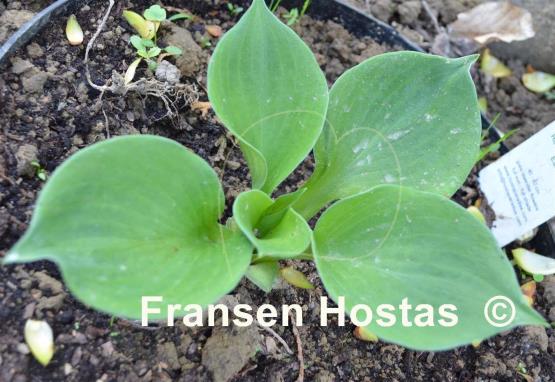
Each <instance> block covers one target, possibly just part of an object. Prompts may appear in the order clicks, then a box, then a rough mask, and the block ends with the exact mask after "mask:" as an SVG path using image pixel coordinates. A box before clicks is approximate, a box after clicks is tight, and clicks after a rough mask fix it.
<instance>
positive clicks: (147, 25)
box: [123, 4, 191, 82]
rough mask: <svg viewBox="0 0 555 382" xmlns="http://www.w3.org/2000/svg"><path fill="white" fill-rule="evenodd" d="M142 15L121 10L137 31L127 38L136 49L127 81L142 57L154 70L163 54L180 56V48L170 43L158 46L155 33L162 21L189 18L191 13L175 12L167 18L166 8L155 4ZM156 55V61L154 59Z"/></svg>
mask: <svg viewBox="0 0 555 382" xmlns="http://www.w3.org/2000/svg"><path fill="white" fill-rule="evenodd" d="M143 16H144V17H143ZM143 16H141V15H139V14H138V13H135V12H133V11H130V10H125V11H123V17H124V18H125V19H126V20H127V22H128V23H129V25H131V26H132V27H133V28H134V29H135V31H136V32H137V33H138V35H133V36H131V38H130V39H129V42H130V43H131V45H133V47H134V48H135V50H136V51H137V59H136V60H135V61H134V62H133V63H132V64H131V65H130V66H129V67H130V69H129V70H128V73H126V80H129V81H128V82H130V81H131V80H132V79H133V76H134V73H135V70H136V68H137V66H138V65H139V64H140V62H141V61H142V60H143V59H144V60H145V61H146V62H147V64H148V67H149V68H150V69H151V70H156V67H157V65H158V62H159V61H160V60H161V59H162V58H164V57H165V56H180V55H181V54H182V53H183V52H182V51H181V49H180V48H178V47H176V46H172V45H169V46H166V47H165V48H160V47H159V46H158V45H157V43H156V41H157V33H158V29H159V28H160V25H161V23H163V22H164V21H177V20H181V19H190V18H191V15H188V14H186V13H176V14H175V15H173V16H171V17H169V18H167V12H166V10H165V9H164V8H162V7H161V6H159V5H157V4H155V5H152V6H150V7H149V8H148V9H146V10H145V11H144V12H143ZM157 57H158V62H157V61H156V58H157ZM131 71H132V73H131ZM132 74H133V75H132Z"/></svg>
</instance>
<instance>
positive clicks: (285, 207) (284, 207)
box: [257, 188, 306, 235]
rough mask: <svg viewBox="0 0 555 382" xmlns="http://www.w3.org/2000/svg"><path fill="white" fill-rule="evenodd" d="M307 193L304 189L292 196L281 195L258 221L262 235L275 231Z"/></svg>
mask: <svg viewBox="0 0 555 382" xmlns="http://www.w3.org/2000/svg"><path fill="white" fill-rule="evenodd" d="M305 191H306V190H305V189H304V188H302V189H299V190H297V191H295V192H292V193H290V194H284V195H281V196H280V197H279V198H277V199H276V200H274V203H273V204H272V205H271V206H270V207H268V209H267V210H266V211H264V214H263V215H262V217H261V218H260V220H259V221H258V224H257V228H258V230H259V232H260V233H261V235H265V234H266V233H267V232H268V231H270V230H271V229H273V228H274V227H275V226H276V225H277V224H278V223H279V222H280V221H281V220H282V219H283V217H284V216H285V214H287V212H288V211H289V209H290V207H291V206H292V205H293V204H294V203H295V202H296V201H297V200H299V198H300V197H301V195H302V194H304V192H305Z"/></svg>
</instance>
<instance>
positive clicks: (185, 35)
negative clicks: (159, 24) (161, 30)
mask: <svg viewBox="0 0 555 382" xmlns="http://www.w3.org/2000/svg"><path fill="white" fill-rule="evenodd" d="M164 26H165V27H166V26H167V30H168V32H166V35H165V37H164V41H165V42H166V43H167V44H168V45H173V46H176V47H178V48H180V49H181V50H182V51H183V54H181V55H180V56H179V57H178V58H177V60H176V65H177V67H178V68H179V70H180V71H181V74H182V75H183V76H192V75H194V74H195V73H196V72H197V71H198V70H199V69H200V67H201V62H202V59H203V56H204V52H203V51H202V48H201V47H200V46H199V45H198V44H197V43H196V42H195V40H194V39H193V36H192V35H191V32H189V31H188V30H187V29H185V28H181V27H180V26H178V25H176V24H174V23H167V24H165V25H164Z"/></svg>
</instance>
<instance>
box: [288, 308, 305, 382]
mask: <svg viewBox="0 0 555 382" xmlns="http://www.w3.org/2000/svg"><path fill="white" fill-rule="evenodd" d="M289 318H291V321H292V322H294V317H293V314H292V313H291V312H289ZM291 328H292V329H293V335H294V336H295V341H296V342H297V359H298V360H299V376H298V377H297V382H303V381H304V356H303V343H302V342H301V335H300V334H299V329H297V326H296V325H295V324H293V325H291Z"/></svg>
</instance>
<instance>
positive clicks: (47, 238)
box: [6, 136, 252, 318]
mask: <svg viewBox="0 0 555 382" xmlns="http://www.w3.org/2000/svg"><path fill="white" fill-rule="evenodd" d="M223 208H224V196H223V192H222V189H221V186H220V184H219V181H218V177H217V176H216V174H215V173H214V171H213V170H212V169H211V168H210V167H209V166H208V164H206V162H204V161H203V160H202V159H201V158H199V157H198V156H196V155H195V154H193V153H192V152H190V151H188V150H187V149H185V148H184V147H182V146H181V145H179V144H178V143H176V142H174V141H171V140H169V139H165V138H160V137H154V136H127V137H121V138H114V139H111V140H109V141H104V142H101V143H97V144H95V145H93V146H91V147H88V148H86V149H84V150H82V151H79V152H78V153H77V154H75V155H74V156H72V157H71V158H70V159H68V160H67V161H66V162H64V163H63V164H62V165H61V166H60V168H58V169H57V170H56V171H55V172H54V174H53V175H52V177H51V178H50V179H49V181H48V182H47V184H46V185H45V187H44V189H43V190H42V192H41V194H40V197H39V200H38V202H37V207H36V209H35V213H34V215H33V219H32V220H31V224H30V226H29V229H28V230H27V232H26V234H25V235H24V236H23V238H22V239H21V240H20V241H19V242H18V243H17V244H16V245H15V247H14V248H12V250H11V251H10V252H9V254H8V256H7V258H6V261H7V262H27V261H35V260H39V259H48V260H52V261H54V262H56V263H57V264H58V265H59V266H60V268H61V270H62V273H63V276H64V280H65V281H66V283H67V285H68V286H69V288H70V289H71V291H72V292H73V293H74V294H75V295H76V296H77V297H78V298H79V299H80V300H81V301H83V302H84V303H86V304H88V305H91V306H93V307H95V308H97V309H100V310H103V311H105V312H109V313H111V314H115V315H118V316H124V317H131V318H138V317H140V316H141V296H163V297H164V300H165V302H166V303H179V304H184V305H183V306H185V304H188V303H191V304H200V305H207V304H210V303H213V302H215V301H217V300H218V299H219V298H220V297H221V296H223V295H225V294H226V293H228V292H229V291H230V290H231V289H232V288H233V287H235V286H236V285H237V283H238V282H239V280H240V279H241V278H242V277H243V276H244V274H245V272H246V270H247V268H248V266H249V263H250V260H251V257H252V249H251V248H252V246H251V245H250V243H249V242H248V240H247V239H246V238H245V237H244V236H243V235H242V234H241V233H240V232H233V231H231V230H230V229H228V228H226V227H224V226H221V225H220V224H218V219H219V217H220V215H221V213H222V211H223ZM165 315H166V311H165V310H164V309H162V312H161V314H160V315H156V314H153V315H151V316H150V317H151V318H155V317H164V316H165Z"/></svg>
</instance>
